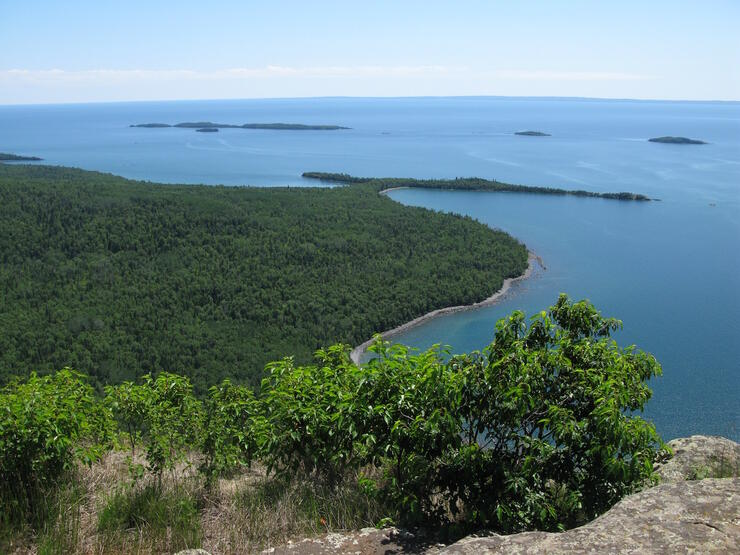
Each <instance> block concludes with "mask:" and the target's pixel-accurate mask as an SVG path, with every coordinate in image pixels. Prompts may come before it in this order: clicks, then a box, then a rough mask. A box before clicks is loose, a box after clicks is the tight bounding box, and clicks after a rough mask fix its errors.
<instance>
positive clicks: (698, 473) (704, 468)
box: [656, 436, 740, 483]
mask: <svg viewBox="0 0 740 555" xmlns="http://www.w3.org/2000/svg"><path fill="white" fill-rule="evenodd" d="M668 446H669V447H670V448H671V449H673V458H671V459H669V460H668V461H667V462H665V463H662V464H658V465H656V471H657V473H658V476H660V479H661V482H662V483H666V482H681V481H684V480H701V479H702V478H732V477H737V476H740V444H738V443H735V442H734V441H732V440H730V439H727V438H724V437H718V436H691V437H681V438H678V439H674V440H672V441H669V442H668Z"/></svg>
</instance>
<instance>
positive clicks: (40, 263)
mask: <svg viewBox="0 0 740 555" xmlns="http://www.w3.org/2000/svg"><path fill="white" fill-rule="evenodd" d="M0 206H2V207H3V218H2V219H1V220H0V292H1V294H2V298H3V302H2V304H0V382H5V381H7V380H8V378H9V377H10V376H12V375H28V373H29V372H30V371H31V370H36V371H39V372H42V373H43V372H48V371H51V370H56V369H59V368H62V367H65V366H71V367H73V368H75V369H77V370H80V371H82V372H85V373H86V374H88V375H90V376H91V379H92V381H93V383H94V384H96V385H97V386H98V387H99V386H101V385H102V384H109V383H118V382H121V381H123V380H130V379H134V378H136V377H139V376H141V375H143V374H146V373H148V372H158V371H161V370H168V371H174V372H179V373H182V374H185V375H187V376H189V377H190V378H191V379H192V381H193V383H194V385H195V387H196V390H197V391H199V392H201V393H202V392H203V391H205V389H206V388H207V387H208V386H210V385H212V384H214V383H217V382H219V381H220V380H222V379H223V378H226V377H229V378H232V379H235V380H237V381H239V382H242V383H248V384H250V385H256V384H258V383H259V380H260V378H262V377H263V369H264V365H265V363H267V362H269V361H274V360H279V359H281V358H282V357H284V356H290V355H293V356H295V357H296V360H297V361H298V362H307V361H309V360H310V359H311V356H312V354H313V352H314V351H315V350H316V349H318V348H320V347H323V346H326V345H330V344H332V343H335V342H343V343H348V344H353V345H356V344H359V343H361V342H362V341H365V340H366V339H367V338H368V337H370V336H371V335H372V334H373V333H375V332H378V331H382V330H386V329H390V328H393V327H395V326H397V325H399V324H402V323H404V322H407V321H409V320H412V319H414V318H415V317H417V316H420V315H422V314H425V313H427V312H429V311H431V310H435V309H438V308H442V307H446V306H455V305H465V304H471V303H474V302H478V301H481V300H483V299H485V298H486V297H488V296H489V295H491V293H493V292H495V291H497V290H498V289H499V288H501V286H502V283H503V281H504V279H506V278H510V277H515V276H518V275H520V274H522V273H523V272H524V270H525V269H526V267H527V250H526V248H525V247H524V245H522V244H521V243H519V242H518V241H517V240H515V239H514V238H512V237H510V236H509V235H507V234H505V233H503V232H501V231H494V230H492V229H490V228H488V227H486V226H485V225H483V224H480V223H478V222H476V221H474V220H473V219H471V218H469V217H462V216H455V215H450V214H442V213H437V212H433V211H430V210H427V209H422V208H413V207H406V206H402V205H400V204H398V203H396V202H394V201H392V200H391V199H389V198H387V197H385V196H383V195H378V184H377V183H360V184H356V185H353V186H351V187H336V188H268V189H261V188H251V187H217V186H193V185H182V186H180V185H157V184H152V183H147V182H137V181H130V180H127V179H124V178H121V177H116V176H113V175H109V174H102V173H96V172H90V171H83V170H78V169H72V168H64V167H50V166H31V165H23V166H15V165H13V166H11V165H0Z"/></svg>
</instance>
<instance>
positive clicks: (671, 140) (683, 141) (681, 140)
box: [648, 137, 707, 145]
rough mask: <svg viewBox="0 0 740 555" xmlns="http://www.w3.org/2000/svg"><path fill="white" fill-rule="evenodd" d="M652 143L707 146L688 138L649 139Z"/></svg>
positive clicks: (702, 142)
mask: <svg viewBox="0 0 740 555" xmlns="http://www.w3.org/2000/svg"><path fill="white" fill-rule="evenodd" d="M648 142H651V143H667V144H671V145H705V144H707V143H705V142H704V141H700V140H698V139H689V138H688V137H653V138H652V139H648Z"/></svg>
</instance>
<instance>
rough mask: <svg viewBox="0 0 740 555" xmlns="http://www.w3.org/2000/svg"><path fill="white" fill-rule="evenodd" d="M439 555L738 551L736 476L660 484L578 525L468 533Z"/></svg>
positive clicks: (739, 527)
mask: <svg viewBox="0 0 740 555" xmlns="http://www.w3.org/2000/svg"><path fill="white" fill-rule="evenodd" d="M441 553H443V554H445V555H473V554H475V555H483V554H490V555H492V554H498V553H506V554H535V553H548V554H551V555H557V554H579V553H740V479H738V478H724V479H717V478H709V479H705V480H697V481H693V482H675V483H670V484H662V485H659V486H656V487H654V488H650V489H648V490H645V491H643V492H640V493H636V494H634V495H630V496H628V497H626V498H624V499H623V500H622V501H620V502H619V503H617V504H616V505H615V506H614V507H612V508H611V509H610V510H609V511H607V512H606V513H604V514H603V515H602V516H600V517H599V518H597V519H596V520H594V521H592V522H590V523H588V524H586V525H584V526H581V527H580V528H574V529H573V530H568V531H566V532H561V533H547V532H524V533H521V534H512V535H510V536H499V535H492V536H488V537H467V538H465V539H463V540H461V541H459V542H457V543H454V544H452V545H450V546H449V547H447V548H446V549H445V550H443V551H442V552H441Z"/></svg>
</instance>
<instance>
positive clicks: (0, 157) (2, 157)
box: [0, 152, 42, 162]
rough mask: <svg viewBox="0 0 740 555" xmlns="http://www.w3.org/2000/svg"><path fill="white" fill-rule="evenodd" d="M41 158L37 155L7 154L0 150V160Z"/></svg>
mask: <svg viewBox="0 0 740 555" xmlns="http://www.w3.org/2000/svg"><path fill="white" fill-rule="evenodd" d="M39 160H42V158H39V157H38V156H20V155H18V154H8V153H7V152H0V162H38V161H39Z"/></svg>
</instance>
